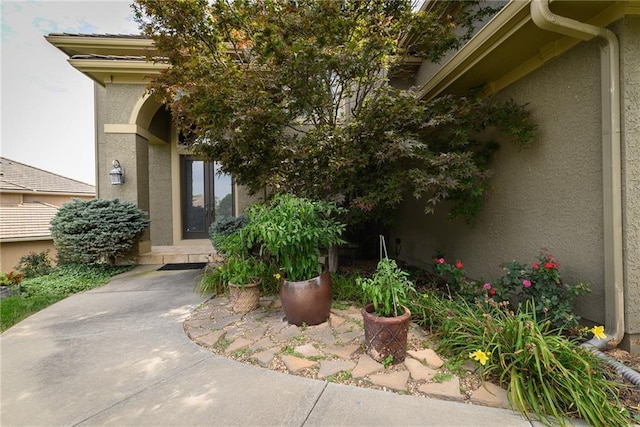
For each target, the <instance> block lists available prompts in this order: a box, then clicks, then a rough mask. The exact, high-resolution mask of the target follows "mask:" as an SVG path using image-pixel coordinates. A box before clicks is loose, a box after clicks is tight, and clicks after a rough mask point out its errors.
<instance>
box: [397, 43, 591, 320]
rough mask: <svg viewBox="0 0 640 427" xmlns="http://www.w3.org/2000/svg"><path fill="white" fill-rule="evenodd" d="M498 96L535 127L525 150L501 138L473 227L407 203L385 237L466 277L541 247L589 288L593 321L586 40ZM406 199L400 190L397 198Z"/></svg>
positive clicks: (587, 308) (492, 272) (584, 308)
mask: <svg viewBox="0 0 640 427" xmlns="http://www.w3.org/2000/svg"><path fill="white" fill-rule="evenodd" d="M500 97H502V98H505V99H506V98H508V97H512V98H514V99H516V101H517V102H519V103H529V106H528V109H529V110H530V111H531V113H532V116H533V119H534V120H535V121H536V122H537V123H538V124H539V126H540V129H539V135H538V138H537V141H536V143H535V144H534V146H533V147H532V148H530V149H528V150H525V151H518V150H517V149H515V148H514V147H512V146H511V145H509V144H503V145H502V148H501V149H500V150H499V152H498V154H497V156H496V158H495V160H494V162H493V163H492V165H491V168H492V169H493V171H494V175H493V177H492V184H493V189H492V191H491V192H490V193H489V194H488V195H487V197H486V199H485V202H484V207H483V211H482V213H481V215H480V217H479V218H478V220H477V224H476V225H474V226H470V225H467V224H466V223H464V221H461V220H456V221H453V222H449V221H447V220H446V215H445V213H444V212H440V213H439V214H437V215H435V216H425V215H424V214H423V213H422V206H421V205H420V204H419V203H417V202H415V201H410V202H408V203H407V204H406V205H405V206H404V207H403V209H402V210H401V211H400V212H398V225H397V226H396V227H395V229H394V230H393V231H392V234H391V236H390V237H391V240H392V241H393V240H394V239H395V238H396V237H399V238H401V241H402V249H401V254H400V256H401V258H404V259H405V260H407V261H411V262H414V263H415V262H423V263H430V260H431V258H432V256H433V254H434V252H435V250H436V249H441V250H444V251H445V253H446V254H447V257H449V258H452V259H460V260H462V261H463V262H464V263H465V267H466V268H467V271H468V272H469V274H470V276H471V277H474V278H478V279H480V278H483V279H488V280H490V279H493V278H495V277H497V276H499V275H500V273H501V271H500V268H499V265H500V263H501V262H504V261H510V260H514V259H515V260H519V261H523V262H531V261H532V260H533V258H534V257H535V256H536V255H538V253H539V252H540V250H541V249H542V248H547V249H548V250H549V251H550V252H551V253H553V254H554V255H556V257H557V258H558V259H559V260H560V262H561V263H562V267H561V268H562V271H563V276H564V278H565V280H566V281H576V280H582V281H585V282H588V283H590V284H591V287H592V291H593V292H592V297H591V298H589V299H584V301H581V303H580V305H579V309H578V311H579V313H580V314H581V315H583V316H584V317H586V318H588V319H590V320H592V321H595V322H599V323H602V322H603V321H604V306H603V298H604V296H603V283H602V282H603V253H602V250H603V214H602V203H603V199H602V178H601V174H602V172H601V155H602V150H601V146H600V145H601V137H600V132H601V124H600V65H599V51H598V47H597V45H596V43H595V42H590V43H581V44H579V45H578V46H577V47H576V48H574V49H572V50H571V51H570V52H568V53H567V54H566V55H564V56H562V57H561V58H557V59H555V60H554V61H552V62H550V63H548V64H546V65H545V66H543V67H542V68H541V69H539V70H537V71H535V72H534V73H532V74H530V75H528V76H527V77H525V78H523V79H521V80H520V81H518V82H516V83H514V84H513V85H511V86H509V87H508V88H507V89H505V90H504V91H503V92H502V93H501V94H500ZM410 197H411V196H407V200H409V199H410Z"/></svg>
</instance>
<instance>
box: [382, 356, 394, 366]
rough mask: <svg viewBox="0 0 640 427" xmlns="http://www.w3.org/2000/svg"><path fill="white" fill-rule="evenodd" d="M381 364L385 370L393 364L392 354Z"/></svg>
mask: <svg viewBox="0 0 640 427" xmlns="http://www.w3.org/2000/svg"><path fill="white" fill-rule="evenodd" d="M381 363H382V366H384V367H385V368H388V367H389V366H391V365H392V364H393V354H390V355H388V356H387V357H385V358H384V360H383V361H382V362H381Z"/></svg>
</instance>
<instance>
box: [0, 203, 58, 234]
mask: <svg viewBox="0 0 640 427" xmlns="http://www.w3.org/2000/svg"><path fill="white" fill-rule="evenodd" d="M56 212H58V208H57V207H56V206H53V205H49V204H47V203H40V202H31V203H23V204H20V205H17V206H0V241H2V242H10V241H20V240H41V239H50V238H51V231H50V229H49V228H50V223H51V219H52V218H53V217H54V216H55V214H56Z"/></svg>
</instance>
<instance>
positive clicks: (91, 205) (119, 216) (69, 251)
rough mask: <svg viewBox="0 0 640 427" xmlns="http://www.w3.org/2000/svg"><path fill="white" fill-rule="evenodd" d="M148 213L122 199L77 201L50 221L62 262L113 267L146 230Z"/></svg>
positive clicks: (60, 261) (65, 206)
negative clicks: (117, 258)
mask: <svg viewBox="0 0 640 427" xmlns="http://www.w3.org/2000/svg"><path fill="white" fill-rule="evenodd" d="M148 225H149V220H148V219H147V213H146V212H144V211H143V210H141V209H139V208H138V207H137V206H136V205H135V204H134V203H132V202H128V201H122V200H119V199H92V200H80V199H74V200H73V201H72V202H70V203H66V204H64V205H62V207H61V208H60V209H59V210H58V212H57V213H56V215H55V216H54V218H53V219H52V220H51V235H52V237H53V244H54V245H55V247H56V249H57V250H58V262H59V263H74V262H75V263H85V264H100V263H109V264H114V263H115V258H116V257H122V256H125V255H126V254H127V252H129V251H130V250H131V248H132V247H133V245H134V244H135V243H136V242H138V241H139V240H140V238H141V237H142V234H143V233H144V231H145V230H146V229H147V227H148Z"/></svg>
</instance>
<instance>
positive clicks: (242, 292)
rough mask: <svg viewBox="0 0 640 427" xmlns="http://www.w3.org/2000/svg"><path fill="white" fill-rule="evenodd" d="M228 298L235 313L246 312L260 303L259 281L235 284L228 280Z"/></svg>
mask: <svg viewBox="0 0 640 427" xmlns="http://www.w3.org/2000/svg"><path fill="white" fill-rule="evenodd" d="M229 298H230V299H231V304H232V307H233V311H234V312H235V313H248V312H250V311H253V310H255V309H256V308H258V306H259V305H260V282H254V283H247V284H245V285H236V284H234V283H231V282H229Z"/></svg>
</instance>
